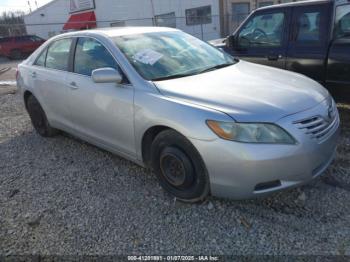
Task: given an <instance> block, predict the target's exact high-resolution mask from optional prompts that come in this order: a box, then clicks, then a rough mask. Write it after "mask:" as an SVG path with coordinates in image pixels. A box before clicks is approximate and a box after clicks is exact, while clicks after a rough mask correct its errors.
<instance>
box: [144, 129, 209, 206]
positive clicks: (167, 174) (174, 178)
mask: <svg viewBox="0 0 350 262" xmlns="http://www.w3.org/2000/svg"><path fill="white" fill-rule="evenodd" d="M151 163H152V168H153V171H154V173H155V174H156V176H157V178H158V181H159V183H160V185H161V186H162V187H163V188H164V189H165V190H166V191H167V192H169V193H170V194H172V195H173V196H175V197H176V198H178V199H179V200H182V201H184V202H197V201H202V200H204V199H205V198H206V197H207V196H208V194H209V178H208V175H207V171H206V168H205V165H204V162H203V160H202V158H201V156H200V155H199V153H198V151H197V150H196V149H195V147H194V146H193V145H192V144H191V142H190V141H188V140H187V139H186V137H184V136H182V135H181V134H179V133H177V132H176V131H174V130H165V131H163V132H161V133H159V134H158V135H157V136H156V138H155V139H154V141H153V143H152V146H151Z"/></svg>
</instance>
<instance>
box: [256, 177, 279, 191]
mask: <svg viewBox="0 0 350 262" xmlns="http://www.w3.org/2000/svg"><path fill="white" fill-rule="evenodd" d="M281 185H282V184H281V181H280V180H274V181H269V182H264V183H259V184H257V185H256V186H255V188H254V191H263V190H267V189H271V188H274V187H279V186H281Z"/></svg>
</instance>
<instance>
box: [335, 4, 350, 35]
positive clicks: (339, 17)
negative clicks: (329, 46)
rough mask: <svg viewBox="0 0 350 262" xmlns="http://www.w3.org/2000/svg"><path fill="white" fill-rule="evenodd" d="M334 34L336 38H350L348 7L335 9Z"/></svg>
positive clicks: (349, 12) (349, 11) (349, 9)
mask: <svg viewBox="0 0 350 262" xmlns="http://www.w3.org/2000/svg"><path fill="white" fill-rule="evenodd" d="M335 34H336V37H344V36H350V5H342V6H338V7H337V13H336V19H335Z"/></svg>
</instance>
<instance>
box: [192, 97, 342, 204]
mask: <svg viewBox="0 0 350 262" xmlns="http://www.w3.org/2000/svg"><path fill="white" fill-rule="evenodd" d="M323 111H324V105H323V104H322V103H321V104H320V105H318V106H316V107H315V108H313V109H311V110H307V111H304V112H301V113H298V114H295V115H292V116H288V117H285V118H282V119H281V120H279V121H278V122H277V124H278V125H280V126H281V127H283V128H284V129H286V130H288V131H289V132H290V133H291V134H292V135H293V136H294V137H295V138H296V139H297V141H298V143H297V144H296V145H277V144H273V145H272V144H247V143H238V142H233V141H226V140H223V139H216V140H214V141H202V140H195V139H191V142H192V143H193V145H194V146H195V147H196V148H197V150H198V151H199V153H200V154H201V156H202V158H203V160H204V163H205V164H206V168H207V171H208V174H209V179H210V187H211V193H212V195H214V196H219V197H227V198H233V199H248V198H255V197H259V196H265V195H268V194H270V193H272V192H277V191H280V190H284V189H287V188H292V187H296V186H299V185H302V184H305V183H307V182H309V181H310V180H312V179H313V178H315V177H317V176H319V175H321V174H322V173H323V172H324V171H325V170H326V169H327V167H328V166H329V165H330V163H331V162H332V160H333V158H334V155H335V151H336V146H337V140H338V137H339V132H340V129H339V116H338V112H336V116H335V117H336V121H337V122H336V124H335V125H334V127H333V128H332V130H330V131H329V133H328V135H327V137H326V138H325V139H323V140H322V141H317V140H315V139H313V138H311V137H310V136H308V135H306V134H305V132H304V131H302V130H300V129H298V128H297V127H296V126H295V125H294V124H293V121H295V120H299V119H303V118H305V117H310V116H311V115H321V114H323Z"/></svg>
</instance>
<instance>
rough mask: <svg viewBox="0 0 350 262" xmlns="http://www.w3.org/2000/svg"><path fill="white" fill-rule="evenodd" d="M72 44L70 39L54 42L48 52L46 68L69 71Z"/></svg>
mask: <svg viewBox="0 0 350 262" xmlns="http://www.w3.org/2000/svg"><path fill="white" fill-rule="evenodd" d="M71 44H72V39H70V38H65V39H61V40H57V41H55V42H53V43H52V44H51V45H50V47H49V49H48V50H47V56H46V67H48V68H53V69H58V70H64V71H67V70H68V59H69V51H70V47H71Z"/></svg>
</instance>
